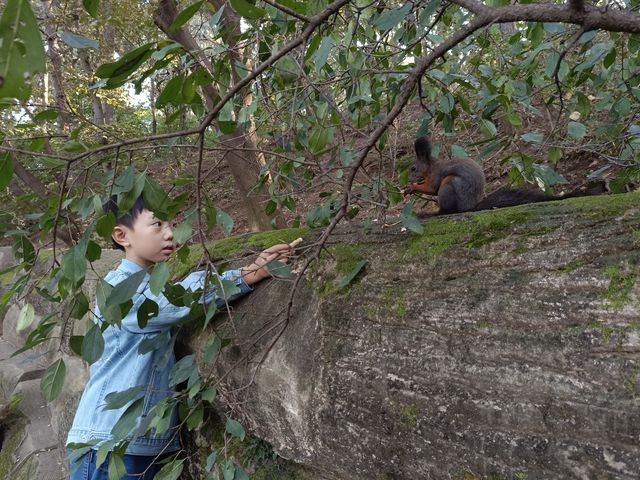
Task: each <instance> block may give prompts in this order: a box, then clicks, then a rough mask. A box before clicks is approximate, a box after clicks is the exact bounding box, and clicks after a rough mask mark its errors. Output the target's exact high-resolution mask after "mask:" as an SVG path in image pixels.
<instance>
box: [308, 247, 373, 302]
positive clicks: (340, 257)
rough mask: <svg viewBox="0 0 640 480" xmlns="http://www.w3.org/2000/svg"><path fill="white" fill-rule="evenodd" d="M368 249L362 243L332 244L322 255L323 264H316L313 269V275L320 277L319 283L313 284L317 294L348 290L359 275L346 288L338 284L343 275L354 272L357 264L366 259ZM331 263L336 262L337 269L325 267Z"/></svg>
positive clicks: (323, 294)
mask: <svg viewBox="0 0 640 480" xmlns="http://www.w3.org/2000/svg"><path fill="white" fill-rule="evenodd" d="M366 250H367V245H366V244H362V243H350V244H342V245H332V246H330V247H329V248H327V250H326V251H325V252H324V253H323V254H322V255H321V257H320V264H321V266H316V267H315V268H314V270H313V275H312V276H313V277H319V281H318V282H317V284H315V285H312V288H313V290H314V292H315V293H316V295H318V296H319V297H325V296H327V295H332V294H336V293H338V292H345V293H346V292H348V291H349V289H350V287H351V286H352V285H353V284H354V283H356V282H357V277H356V280H354V281H352V282H351V283H350V284H349V285H348V286H347V287H345V288H342V289H340V288H339V287H338V284H339V282H340V280H341V279H342V278H343V277H345V276H346V275H348V274H349V273H351V272H353V270H354V269H355V268H356V266H357V265H358V264H359V263H360V262H362V261H363V260H365V259H366ZM330 263H331V264H333V263H335V269H331V270H326V269H324V267H326V266H327V265H328V264H330ZM323 269H324V270H323Z"/></svg>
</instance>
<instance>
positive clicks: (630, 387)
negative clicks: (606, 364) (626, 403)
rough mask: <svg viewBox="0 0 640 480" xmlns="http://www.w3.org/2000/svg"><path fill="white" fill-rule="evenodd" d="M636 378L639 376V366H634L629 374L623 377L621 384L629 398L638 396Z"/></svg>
mask: <svg viewBox="0 0 640 480" xmlns="http://www.w3.org/2000/svg"><path fill="white" fill-rule="evenodd" d="M638 378H640V369H639V368H634V369H633V370H632V371H631V373H630V374H629V375H627V376H625V377H623V380H622V384H623V385H624V388H625V390H626V391H627V392H629V396H630V397H631V398H636V397H637V396H638V393H639V392H638Z"/></svg>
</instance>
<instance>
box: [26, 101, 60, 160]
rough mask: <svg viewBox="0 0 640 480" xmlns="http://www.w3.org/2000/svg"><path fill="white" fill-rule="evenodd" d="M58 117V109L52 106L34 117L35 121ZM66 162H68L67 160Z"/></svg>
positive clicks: (45, 120)
mask: <svg viewBox="0 0 640 480" xmlns="http://www.w3.org/2000/svg"><path fill="white" fill-rule="evenodd" d="M56 118H58V111H57V110H54V109H52V108H50V109H48V110H43V111H41V112H38V113H36V115H35V116H34V117H33V121H34V122H35V123H40V122H47V121H51V120H55V119H56ZM65 163H66V162H65Z"/></svg>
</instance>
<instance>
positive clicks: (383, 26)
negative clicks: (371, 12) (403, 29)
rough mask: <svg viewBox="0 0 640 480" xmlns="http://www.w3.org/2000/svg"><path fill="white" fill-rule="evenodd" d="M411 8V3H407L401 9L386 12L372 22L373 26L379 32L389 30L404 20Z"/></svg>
mask: <svg viewBox="0 0 640 480" xmlns="http://www.w3.org/2000/svg"><path fill="white" fill-rule="evenodd" d="M411 8H412V4H411V2H407V3H405V4H404V5H403V6H402V7H399V8H395V9H393V10H387V11H386V12H384V13H383V14H382V15H380V16H379V17H378V18H376V19H375V20H374V21H373V26H375V27H378V28H379V29H380V30H389V29H390V28H393V27H395V26H396V25H397V24H398V23H400V22H401V21H402V20H404V18H405V17H406V16H407V15H408V14H409V12H410V11H411Z"/></svg>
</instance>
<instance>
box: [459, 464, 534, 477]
mask: <svg viewBox="0 0 640 480" xmlns="http://www.w3.org/2000/svg"><path fill="white" fill-rule="evenodd" d="M449 478H450V479H451V480H507V478H506V477H503V476H501V475H497V474H493V473H492V474H489V475H481V474H479V473H475V472H473V471H472V470H470V469H469V468H467V467H458V468H453V469H451V470H449ZM512 478H513V480H528V478H529V475H528V474H527V473H525V472H518V473H516V474H515V475H514V476H513V477H512Z"/></svg>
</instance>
